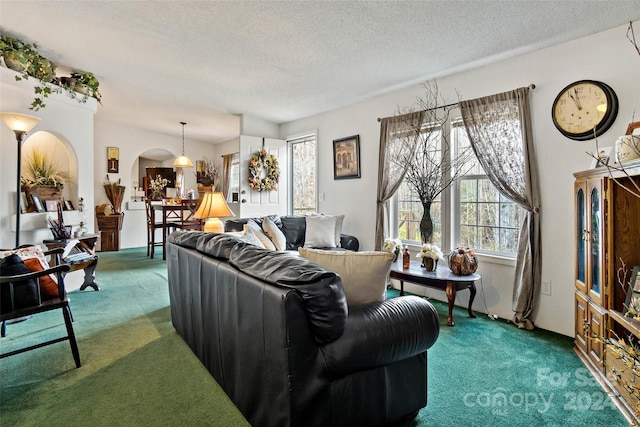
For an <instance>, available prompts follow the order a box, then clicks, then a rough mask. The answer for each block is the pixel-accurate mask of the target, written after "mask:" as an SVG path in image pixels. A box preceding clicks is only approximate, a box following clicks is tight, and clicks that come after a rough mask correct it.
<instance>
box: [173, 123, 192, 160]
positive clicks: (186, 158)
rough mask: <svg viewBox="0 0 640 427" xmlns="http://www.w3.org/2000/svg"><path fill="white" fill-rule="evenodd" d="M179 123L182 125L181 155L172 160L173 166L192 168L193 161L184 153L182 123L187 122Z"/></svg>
mask: <svg viewBox="0 0 640 427" xmlns="http://www.w3.org/2000/svg"><path fill="white" fill-rule="evenodd" d="M180 124H181V125H182V155H181V156H180V157H178V158H177V159H176V160H175V161H174V162H173V166H174V167H179V168H192V167H193V162H192V161H191V159H190V158H188V157H187V156H185V155H184V125H186V124H187V123H186V122H180Z"/></svg>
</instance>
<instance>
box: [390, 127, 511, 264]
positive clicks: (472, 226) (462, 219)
mask: <svg viewBox="0 0 640 427" xmlns="http://www.w3.org/2000/svg"><path fill="white" fill-rule="evenodd" d="M448 126H450V128H451V132H450V142H451V149H452V150H454V152H455V153H456V154H457V153H460V152H461V151H463V150H469V149H470V143H469V139H468V137H467V133H466V131H465V129H464V126H463V124H462V122H460V121H457V122H453V123H452V124H450V125H448ZM432 134H433V133H432ZM441 143H442V142H441V140H440V141H437V142H436V144H441ZM440 149H441V147H440V146H438V147H434V153H435V152H436V151H437V152H438V155H440V154H441V153H440ZM443 155H447V154H446V153H444V154H443ZM467 167H470V170H469V172H468V173H467V174H465V175H464V176H462V177H461V178H459V179H458V180H457V181H456V182H455V183H454V184H453V185H452V186H451V187H449V188H448V189H447V190H445V192H443V193H442V194H441V195H440V196H438V197H437V198H436V199H435V200H434V202H433V204H432V205H431V217H432V220H433V228H434V233H433V242H434V243H436V244H437V245H439V246H441V247H443V248H444V249H451V248H455V247H458V246H463V247H470V248H474V249H476V250H478V251H479V252H482V253H491V254H496V255H503V256H515V252H516V248H517V244H518V231H519V229H520V213H521V209H520V207H519V206H518V205H517V204H516V203H514V202H512V201H511V200H509V199H507V198H506V197H504V196H503V195H501V194H500V193H499V192H498V190H497V189H496V188H495V187H494V186H493V184H491V182H490V181H489V179H488V177H487V175H486V174H485V172H484V170H483V169H482V167H481V166H480V164H479V163H478V161H477V160H476V158H475V156H473V160H472V164H471V165H468V166H467ZM422 213H423V206H422V203H421V202H420V199H419V198H418V195H417V194H416V193H415V191H414V190H413V189H412V188H411V186H410V185H409V184H408V183H407V182H406V180H405V181H403V183H402V184H401V185H400V188H399V189H398V191H397V192H396V194H395V196H394V198H393V200H392V219H391V221H392V224H393V223H395V224H396V227H395V228H396V230H397V233H398V234H397V236H398V237H399V238H400V239H401V240H403V241H405V242H408V243H414V244H419V243H420V242H421V238H420V229H419V225H420V220H421V218H422ZM449 218H451V220H449ZM448 223H451V226H450V227H449V226H447V224H448Z"/></svg>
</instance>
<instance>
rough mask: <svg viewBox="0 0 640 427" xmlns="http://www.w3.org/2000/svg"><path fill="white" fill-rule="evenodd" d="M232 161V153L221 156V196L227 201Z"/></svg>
mask: <svg viewBox="0 0 640 427" xmlns="http://www.w3.org/2000/svg"><path fill="white" fill-rule="evenodd" d="M232 161H233V153H232V154H225V155H223V156H222V195H223V196H224V199H225V200H227V197H228V196H229V189H230V188H231V163H232Z"/></svg>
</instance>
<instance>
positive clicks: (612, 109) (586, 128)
mask: <svg viewBox="0 0 640 427" xmlns="http://www.w3.org/2000/svg"><path fill="white" fill-rule="evenodd" d="M551 115H552V118H553V123H554V124H555V126H556V128H558V130H559V131H560V133H562V134H563V135H564V136H566V137H567V138H571V139H575V140H578V141H585V140H588V139H593V138H595V137H597V136H599V135H602V134H603V133H604V132H605V131H606V130H607V129H609V128H610V127H611V125H612V124H613V122H614V121H615V119H616V116H617V115H618V98H617V96H616V94H615V92H614V91H613V89H611V88H610V87H609V86H607V85H606V84H604V83H602V82H597V81H593V80H581V81H578V82H575V83H572V84H570V85H569V86H567V87H565V88H564V89H562V91H561V92H560V93H559V94H558V96H557V97H556V99H555V101H554V102H553V110H552V112H551Z"/></svg>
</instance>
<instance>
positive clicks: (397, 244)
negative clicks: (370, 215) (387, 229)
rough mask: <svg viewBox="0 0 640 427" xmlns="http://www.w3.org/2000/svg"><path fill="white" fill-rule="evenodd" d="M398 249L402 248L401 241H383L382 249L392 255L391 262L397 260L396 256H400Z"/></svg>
mask: <svg viewBox="0 0 640 427" xmlns="http://www.w3.org/2000/svg"><path fill="white" fill-rule="evenodd" d="M400 248H402V240H400V239H389V238H387V239H384V245H383V247H382V249H383V250H384V251H385V252H389V253H392V254H393V262H396V261H397V260H398V255H400Z"/></svg>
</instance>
